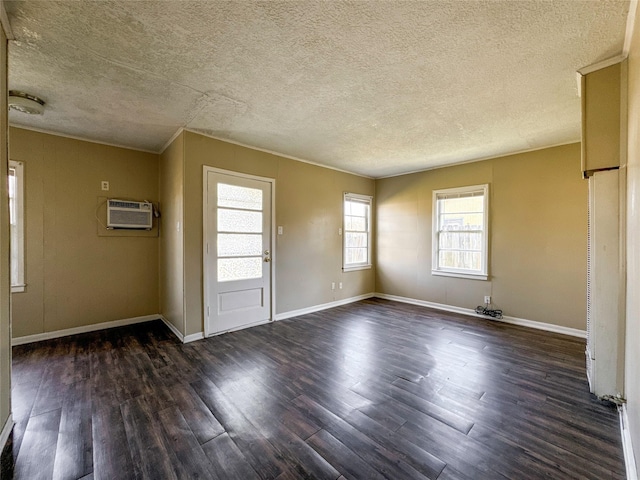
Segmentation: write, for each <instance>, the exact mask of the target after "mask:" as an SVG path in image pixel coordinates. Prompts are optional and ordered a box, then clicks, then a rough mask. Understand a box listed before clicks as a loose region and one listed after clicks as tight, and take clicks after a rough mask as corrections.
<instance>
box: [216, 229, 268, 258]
mask: <svg viewBox="0 0 640 480" xmlns="http://www.w3.org/2000/svg"><path fill="white" fill-rule="evenodd" d="M261 253H262V235H255V234H251V233H248V234H244V235H243V234H233V233H219V234H218V256H219V257H248V256H252V255H260V254H261Z"/></svg>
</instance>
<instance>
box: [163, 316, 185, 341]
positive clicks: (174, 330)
mask: <svg viewBox="0 0 640 480" xmlns="http://www.w3.org/2000/svg"><path fill="white" fill-rule="evenodd" d="M158 317H160V320H162V321H163V322H164V324H165V325H166V326H167V328H168V329H169V330H171V332H172V333H173V334H174V335H175V336H176V337H178V340H180V341H181V342H182V343H184V335H182V332H181V331H180V330H178V329H177V328H176V326H175V325H174V324H173V323H171V322H170V321H169V320H167V319H166V318H165V316H164V315H158Z"/></svg>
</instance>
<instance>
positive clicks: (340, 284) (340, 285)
mask: <svg viewBox="0 0 640 480" xmlns="http://www.w3.org/2000/svg"><path fill="white" fill-rule="evenodd" d="M338 288H339V289H340V290H342V282H340V283H339V284H338Z"/></svg>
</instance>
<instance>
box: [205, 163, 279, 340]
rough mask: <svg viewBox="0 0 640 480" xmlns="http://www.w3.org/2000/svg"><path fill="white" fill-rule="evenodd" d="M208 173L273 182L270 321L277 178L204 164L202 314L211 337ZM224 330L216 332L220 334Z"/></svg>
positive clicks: (273, 307)
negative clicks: (208, 263)
mask: <svg viewBox="0 0 640 480" xmlns="http://www.w3.org/2000/svg"><path fill="white" fill-rule="evenodd" d="M208 173H221V174H223V175H230V176H233V177H240V178H247V179H250V180H260V181H262V182H269V183H270V184H271V246H272V247H271V278H270V281H271V298H270V301H271V310H270V313H269V321H270V322H273V321H274V319H275V312H276V264H277V262H276V180H275V178H269V177H260V176H257V175H249V174H247V173H240V172H234V171H233V170H224V169H222V168H215V167H210V166H208V165H203V167H202V280H203V295H202V314H203V317H204V336H205V337H209V336H211V335H213V333H212V332H211V329H210V328H209V312H208V305H209V286H210V285H211V282H212V281H214V280H213V279H212V278H210V276H211V272H209V271H208V269H207V243H208V238H207V233H208V231H209V229H208V228H207V227H208V218H207V217H208V215H207V174H208ZM220 333H222V332H216V334H220Z"/></svg>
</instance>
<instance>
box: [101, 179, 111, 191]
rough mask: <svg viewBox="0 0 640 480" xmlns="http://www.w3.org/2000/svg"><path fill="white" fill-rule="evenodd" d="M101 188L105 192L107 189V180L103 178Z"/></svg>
mask: <svg viewBox="0 0 640 480" xmlns="http://www.w3.org/2000/svg"><path fill="white" fill-rule="evenodd" d="M101 183H102V190H104V191H105V192H108V191H109V182H107V181H106V180H103V181H102V182H101Z"/></svg>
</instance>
